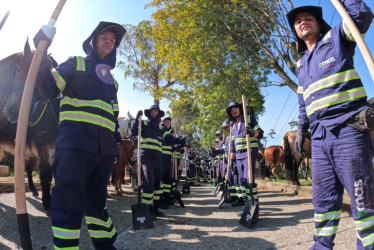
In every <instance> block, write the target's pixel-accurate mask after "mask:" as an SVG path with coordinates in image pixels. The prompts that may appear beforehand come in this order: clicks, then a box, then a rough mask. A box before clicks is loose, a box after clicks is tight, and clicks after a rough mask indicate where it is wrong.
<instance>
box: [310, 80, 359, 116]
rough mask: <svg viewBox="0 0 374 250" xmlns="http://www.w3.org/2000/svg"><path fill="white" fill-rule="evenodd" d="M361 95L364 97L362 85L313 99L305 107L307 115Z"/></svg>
mask: <svg viewBox="0 0 374 250" xmlns="http://www.w3.org/2000/svg"><path fill="white" fill-rule="evenodd" d="M362 97H366V92H365V89H364V87H359V88H355V89H350V90H347V91H344V92H340V93H337V94H333V95H329V96H326V97H324V98H321V99H318V100H315V101H314V102H312V103H311V104H309V105H308V106H307V107H306V112H307V115H308V116H310V115H312V114H313V113H314V112H315V111H317V110H320V109H323V108H326V107H330V106H333V105H336V104H339V103H343V102H347V101H352V100H356V99H359V98H362Z"/></svg>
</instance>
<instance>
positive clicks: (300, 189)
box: [256, 180, 351, 205]
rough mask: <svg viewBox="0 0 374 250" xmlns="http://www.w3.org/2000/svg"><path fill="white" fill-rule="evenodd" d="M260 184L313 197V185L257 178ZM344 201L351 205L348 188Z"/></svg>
mask: <svg viewBox="0 0 374 250" xmlns="http://www.w3.org/2000/svg"><path fill="white" fill-rule="evenodd" d="M256 182H257V185H258V186H263V187H268V188H271V189H272V190H276V191H281V192H285V193H291V194H296V195H303V196H307V197H310V198H312V197H313V187H312V186H296V185H291V184H284V183H277V182H271V181H265V180H256ZM343 203H344V204H347V205H350V204H351V199H350V198H349V195H348V193H347V191H346V190H344V194H343Z"/></svg>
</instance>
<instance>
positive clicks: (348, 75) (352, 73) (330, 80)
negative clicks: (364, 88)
mask: <svg viewBox="0 0 374 250" xmlns="http://www.w3.org/2000/svg"><path fill="white" fill-rule="evenodd" d="M356 79H360V76H359V75H358V74H357V72H356V70H354V69H350V70H347V71H344V72H340V73H337V74H334V75H331V76H328V77H325V78H323V79H321V80H319V81H317V82H314V83H312V84H311V85H310V86H309V87H308V88H307V89H306V90H305V92H304V95H303V99H304V101H305V100H306V99H308V98H309V97H310V95H311V94H313V93H315V92H317V91H319V90H321V89H325V88H328V87H331V86H333V85H336V84H339V83H342V82H347V81H350V80H356Z"/></svg>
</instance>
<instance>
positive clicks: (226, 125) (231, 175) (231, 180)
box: [222, 121, 238, 203]
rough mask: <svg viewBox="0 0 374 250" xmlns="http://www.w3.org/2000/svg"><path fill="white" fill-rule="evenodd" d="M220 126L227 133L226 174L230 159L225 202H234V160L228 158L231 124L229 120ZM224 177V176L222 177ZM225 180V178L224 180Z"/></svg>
mask: <svg viewBox="0 0 374 250" xmlns="http://www.w3.org/2000/svg"><path fill="white" fill-rule="evenodd" d="M222 128H223V129H224V130H225V131H226V132H227V133H228V136H227V137H226V140H225V154H226V155H225V160H226V163H225V175H224V176H226V173H227V172H226V171H227V168H228V165H229V161H230V165H231V166H230V169H229V171H230V172H229V179H228V180H227V181H228V184H229V195H230V196H229V197H228V198H227V199H226V200H225V202H226V203H231V202H234V201H236V200H238V193H237V192H236V187H235V182H234V176H235V172H236V173H237V169H236V161H234V160H230V152H229V143H230V141H231V139H230V130H231V126H230V122H229V121H224V122H223V123H222ZM224 178H226V177H224ZM225 181H226V180H225Z"/></svg>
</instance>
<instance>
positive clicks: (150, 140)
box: [141, 138, 162, 148]
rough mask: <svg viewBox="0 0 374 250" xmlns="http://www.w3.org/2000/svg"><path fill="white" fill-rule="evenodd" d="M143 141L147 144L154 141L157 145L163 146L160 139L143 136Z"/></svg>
mask: <svg viewBox="0 0 374 250" xmlns="http://www.w3.org/2000/svg"><path fill="white" fill-rule="evenodd" d="M141 142H142V143H145V144H148V143H154V144H156V145H157V146H159V147H160V148H161V147H162V142H160V141H158V140H156V139H153V138H142V140H141Z"/></svg>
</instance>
